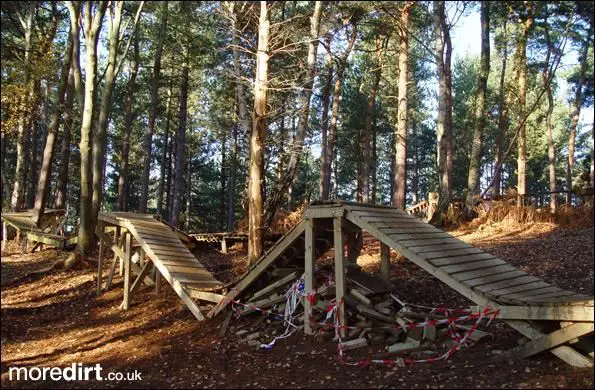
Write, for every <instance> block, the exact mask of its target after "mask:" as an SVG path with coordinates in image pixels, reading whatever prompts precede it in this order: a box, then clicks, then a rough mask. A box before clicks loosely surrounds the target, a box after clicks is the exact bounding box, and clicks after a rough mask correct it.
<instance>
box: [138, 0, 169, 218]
mask: <svg viewBox="0 0 595 390" xmlns="http://www.w3.org/2000/svg"><path fill="white" fill-rule="evenodd" d="M161 6H162V11H161V25H160V27H159V34H158V36H157V47H156V49H155V61H154V62H153V75H152V77H151V110H150V112H149V126H147V132H146V133H145V138H144V140H143V151H144V160H143V176H142V182H141V191H140V204H139V207H138V209H139V212H141V213H146V212H147V196H148V193H149V174H150V172H151V149H152V145H153V133H154V131H155V118H156V117H157V106H158V104H159V102H158V98H159V79H160V76H161V56H162V53H163V44H164V42H165V38H166V36H167V19H168V2H167V1H164V2H163V3H161Z"/></svg>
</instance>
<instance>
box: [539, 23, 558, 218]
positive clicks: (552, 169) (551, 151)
mask: <svg viewBox="0 0 595 390" xmlns="http://www.w3.org/2000/svg"><path fill="white" fill-rule="evenodd" d="M544 27H545V40H546V43H547V54H546V57H545V64H544V66H543V72H542V73H541V78H542V80H543V87H544V88H545V89H546V94H547V103H548V105H547V111H546V116H545V127H546V131H547V141H548V160H549V164H548V165H549V182H550V211H551V212H552V213H555V212H556V208H557V202H556V194H555V193H554V192H555V191H556V150H555V146H554V134H553V129H552V113H553V112H554V94H553V92H552V87H551V84H550V80H549V79H550V72H549V66H550V59H551V56H552V52H553V50H554V47H553V45H552V40H551V38H550V31H549V27H548V22H547V16H546V19H545V23H544Z"/></svg>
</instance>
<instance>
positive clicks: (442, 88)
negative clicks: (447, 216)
mask: <svg viewBox="0 0 595 390" xmlns="http://www.w3.org/2000/svg"><path fill="white" fill-rule="evenodd" d="M434 6H435V10H434V23H435V25H434V29H435V35H436V65H437V68H438V123H437V131H436V134H437V138H438V153H437V160H438V173H439V178H438V179H439V193H440V195H439V199H438V206H437V208H436V210H435V217H433V218H432V220H434V221H435V220H436V218H437V219H438V220H440V218H441V217H440V215H441V213H442V212H443V211H445V210H446V209H447V208H448V206H449V204H450V200H451V197H452V82H451V65H450V61H451V55H452V44H451V41H450V31H449V26H448V25H447V23H446V12H445V5H444V1H437V2H435V3H434Z"/></svg>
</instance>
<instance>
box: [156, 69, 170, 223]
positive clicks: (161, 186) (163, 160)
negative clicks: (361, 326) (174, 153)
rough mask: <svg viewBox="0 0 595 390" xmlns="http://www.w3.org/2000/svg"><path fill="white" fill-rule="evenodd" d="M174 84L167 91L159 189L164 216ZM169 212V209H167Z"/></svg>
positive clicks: (158, 211)
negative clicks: (164, 194)
mask: <svg viewBox="0 0 595 390" xmlns="http://www.w3.org/2000/svg"><path fill="white" fill-rule="evenodd" d="M172 86H173V82H172V81H171V79H170V81H169V89H168V90H167V108H166V110H165V129H163V148H162V149H161V164H159V165H160V167H161V173H160V176H159V187H158V188H157V215H159V216H163V193H164V191H165V172H166V171H167V170H168V164H167V162H168V160H167V151H168V149H169V148H168V139H169V123H170V120H171V107H172V104H171V99H172ZM166 210H167V207H166Z"/></svg>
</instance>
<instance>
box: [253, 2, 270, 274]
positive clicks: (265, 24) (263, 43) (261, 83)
mask: <svg viewBox="0 0 595 390" xmlns="http://www.w3.org/2000/svg"><path fill="white" fill-rule="evenodd" d="M269 32H270V22H269V10H268V8H267V2H266V1H261V2H260V17H259V20H258V51H257V54H256V77H255V81H254V110H253V114H252V134H251V135H250V171H249V175H250V178H249V181H248V261H249V262H250V264H254V263H255V262H256V260H258V258H259V257H260V256H261V255H262V253H263V248H264V247H263V244H264V239H263V235H264V231H263V230H264V215H263V214H264V202H263V198H262V192H263V191H262V190H263V180H264V144H265V140H266V128H267V122H266V114H267V112H266V109H267V93H268V76H269V75H268V68H269V55H268V48H269Z"/></svg>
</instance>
